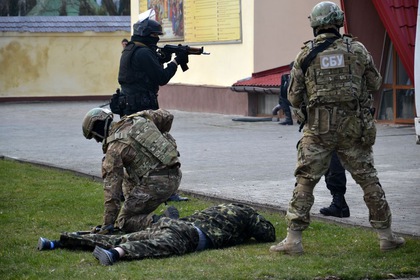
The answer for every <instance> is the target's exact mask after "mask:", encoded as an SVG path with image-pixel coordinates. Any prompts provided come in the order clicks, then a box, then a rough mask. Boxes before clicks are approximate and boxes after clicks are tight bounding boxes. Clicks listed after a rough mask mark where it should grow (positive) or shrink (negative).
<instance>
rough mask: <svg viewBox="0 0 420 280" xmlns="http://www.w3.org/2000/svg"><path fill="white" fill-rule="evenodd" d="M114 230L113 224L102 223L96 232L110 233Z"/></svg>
mask: <svg viewBox="0 0 420 280" xmlns="http://www.w3.org/2000/svg"><path fill="white" fill-rule="evenodd" d="M113 232H114V226H113V225H103V226H102V227H101V229H100V230H99V231H98V232H96V234H112V233H113Z"/></svg>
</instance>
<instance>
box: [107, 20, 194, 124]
mask: <svg viewBox="0 0 420 280" xmlns="http://www.w3.org/2000/svg"><path fill="white" fill-rule="evenodd" d="M133 29H134V32H133V36H132V37H131V41H130V42H129V43H128V44H127V46H126V47H125V48H124V50H123V52H122V55H121V60H120V70H119V73H118V82H119V84H120V85H121V92H120V94H117V95H118V96H116V95H114V96H113V100H112V101H111V104H110V107H111V110H112V112H113V113H116V114H119V115H120V116H125V115H131V114H133V113H136V112H139V111H143V110H149V109H151V110H157V109H159V103H158V98H157V96H158V91H159V86H163V85H166V84H167V83H168V82H169V80H170V79H171V78H172V77H173V76H174V75H175V73H176V71H177V68H178V65H180V64H182V65H184V64H187V63H188V54H187V53H186V52H180V53H178V54H177V55H176V57H175V59H174V60H172V61H171V62H169V61H170V60H171V54H168V55H166V56H165V57H164V58H162V57H159V55H158V53H157V49H158V47H157V45H156V44H157V43H158V42H159V35H162V34H163V32H162V26H161V25H160V23H159V22H157V21H155V20H153V19H150V18H149V17H147V18H146V19H144V20H139V21H138V22H136V23H135V24H134V25H133ZM167 62H169V63H168V64H167V65H166V68H164V65H163V64H164V63H167Z"/></svg>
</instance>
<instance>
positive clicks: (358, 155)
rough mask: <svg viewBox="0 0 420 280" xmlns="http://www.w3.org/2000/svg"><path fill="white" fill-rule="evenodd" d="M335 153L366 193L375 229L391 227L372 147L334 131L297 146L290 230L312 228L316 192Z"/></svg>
mask: <svg viewBox="0 0 420 280" xmlns="http://www.w3.org/2000/svg"><path fill="white" fill-rule="evenodd" d="M334 150H335V151H336V152H337V155H338V157H339V159H340V162H341V163H342V165H343V167H344V168H345V169H346V170H347V171H349V172H350V174H351V175H352V177H353V179H354V180H355V181H356V183H357V184H359V185H360V186H361V188H362V190H363V193H364V197H363V198H364V201H365V203H366V206H367V208H368V209H369V222H370V224H371V225H372V227H373V228H376V229H384V228H389V227H390V226H391V211H390V209H389V206H388V202H387V200H386V198H385V193H384V191H383V189H382V187H381V185H380V183H379V179H378V177H377V171H376V169H375V167H374V164H373V153H372V147H371V146H363V145H361V143H360V141H359V139H352V138H349V137H348V135H346V137H344V136H342V135H340V134H339V133H337V132H335V131H331V132H329V133H327V134H323V135H311V134H308V133H307V134H306V135H304V136H303V137H302V139H301V140H300V141H299V143H298V162H297V166H296V169H295V177H296V184H295V189H294V190H293V196H292V199H291V200H290V202H289V207H288V210H287V214H286V220H287V222H288V226H289V228H291V229H292V230H305V229H306V228H307V227H308V226H309V224H310V210H311V207H312V205H313V203H314V196H313V189H314V187H315V185H316V184H317V183H318V182H319V180H320V178H321V177H322V176H323V175H324V174H325V173H326V171H327V170H328V167H329V164H330V161H331V156H332V153H333V151H334Z"/></svg>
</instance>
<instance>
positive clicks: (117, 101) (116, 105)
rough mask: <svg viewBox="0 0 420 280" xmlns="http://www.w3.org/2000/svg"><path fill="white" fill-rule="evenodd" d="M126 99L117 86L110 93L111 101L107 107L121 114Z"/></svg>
mask: <svg viewBox="0 0 420 280" xmlns="http://www.w3.org/2000/svg"><path fill="white" fill-rule="evenodd" d="M125 105H126V100H125V96H124V95H122V94H121V91H120V89H119V88H118V89H117V90H116V91H115V93H114V94H113V95H112V98H111V102H110V103H109V108H110V109H111V112H112V113H114V114H118V115H123V110H124V109H125Z"/></svg>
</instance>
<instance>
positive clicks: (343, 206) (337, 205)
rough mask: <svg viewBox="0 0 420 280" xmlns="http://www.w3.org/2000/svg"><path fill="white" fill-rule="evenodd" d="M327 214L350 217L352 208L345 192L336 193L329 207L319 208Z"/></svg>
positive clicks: (322, 212)
mask: <svg viewBox="0 0 420 280" xmlns="http://www.w3.org/2000/svg"><path fill="white" fill-rule="evenodd" d="M319 212H321V214H323V215H325V216H334V217H338V218H348V217H350V208H349V206H348V205H347V202H346V199H345V197H344V194H334V195H333V200H332V202H331V205H330V206H329V207H324V208H321V210H319Z"/></svg>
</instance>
